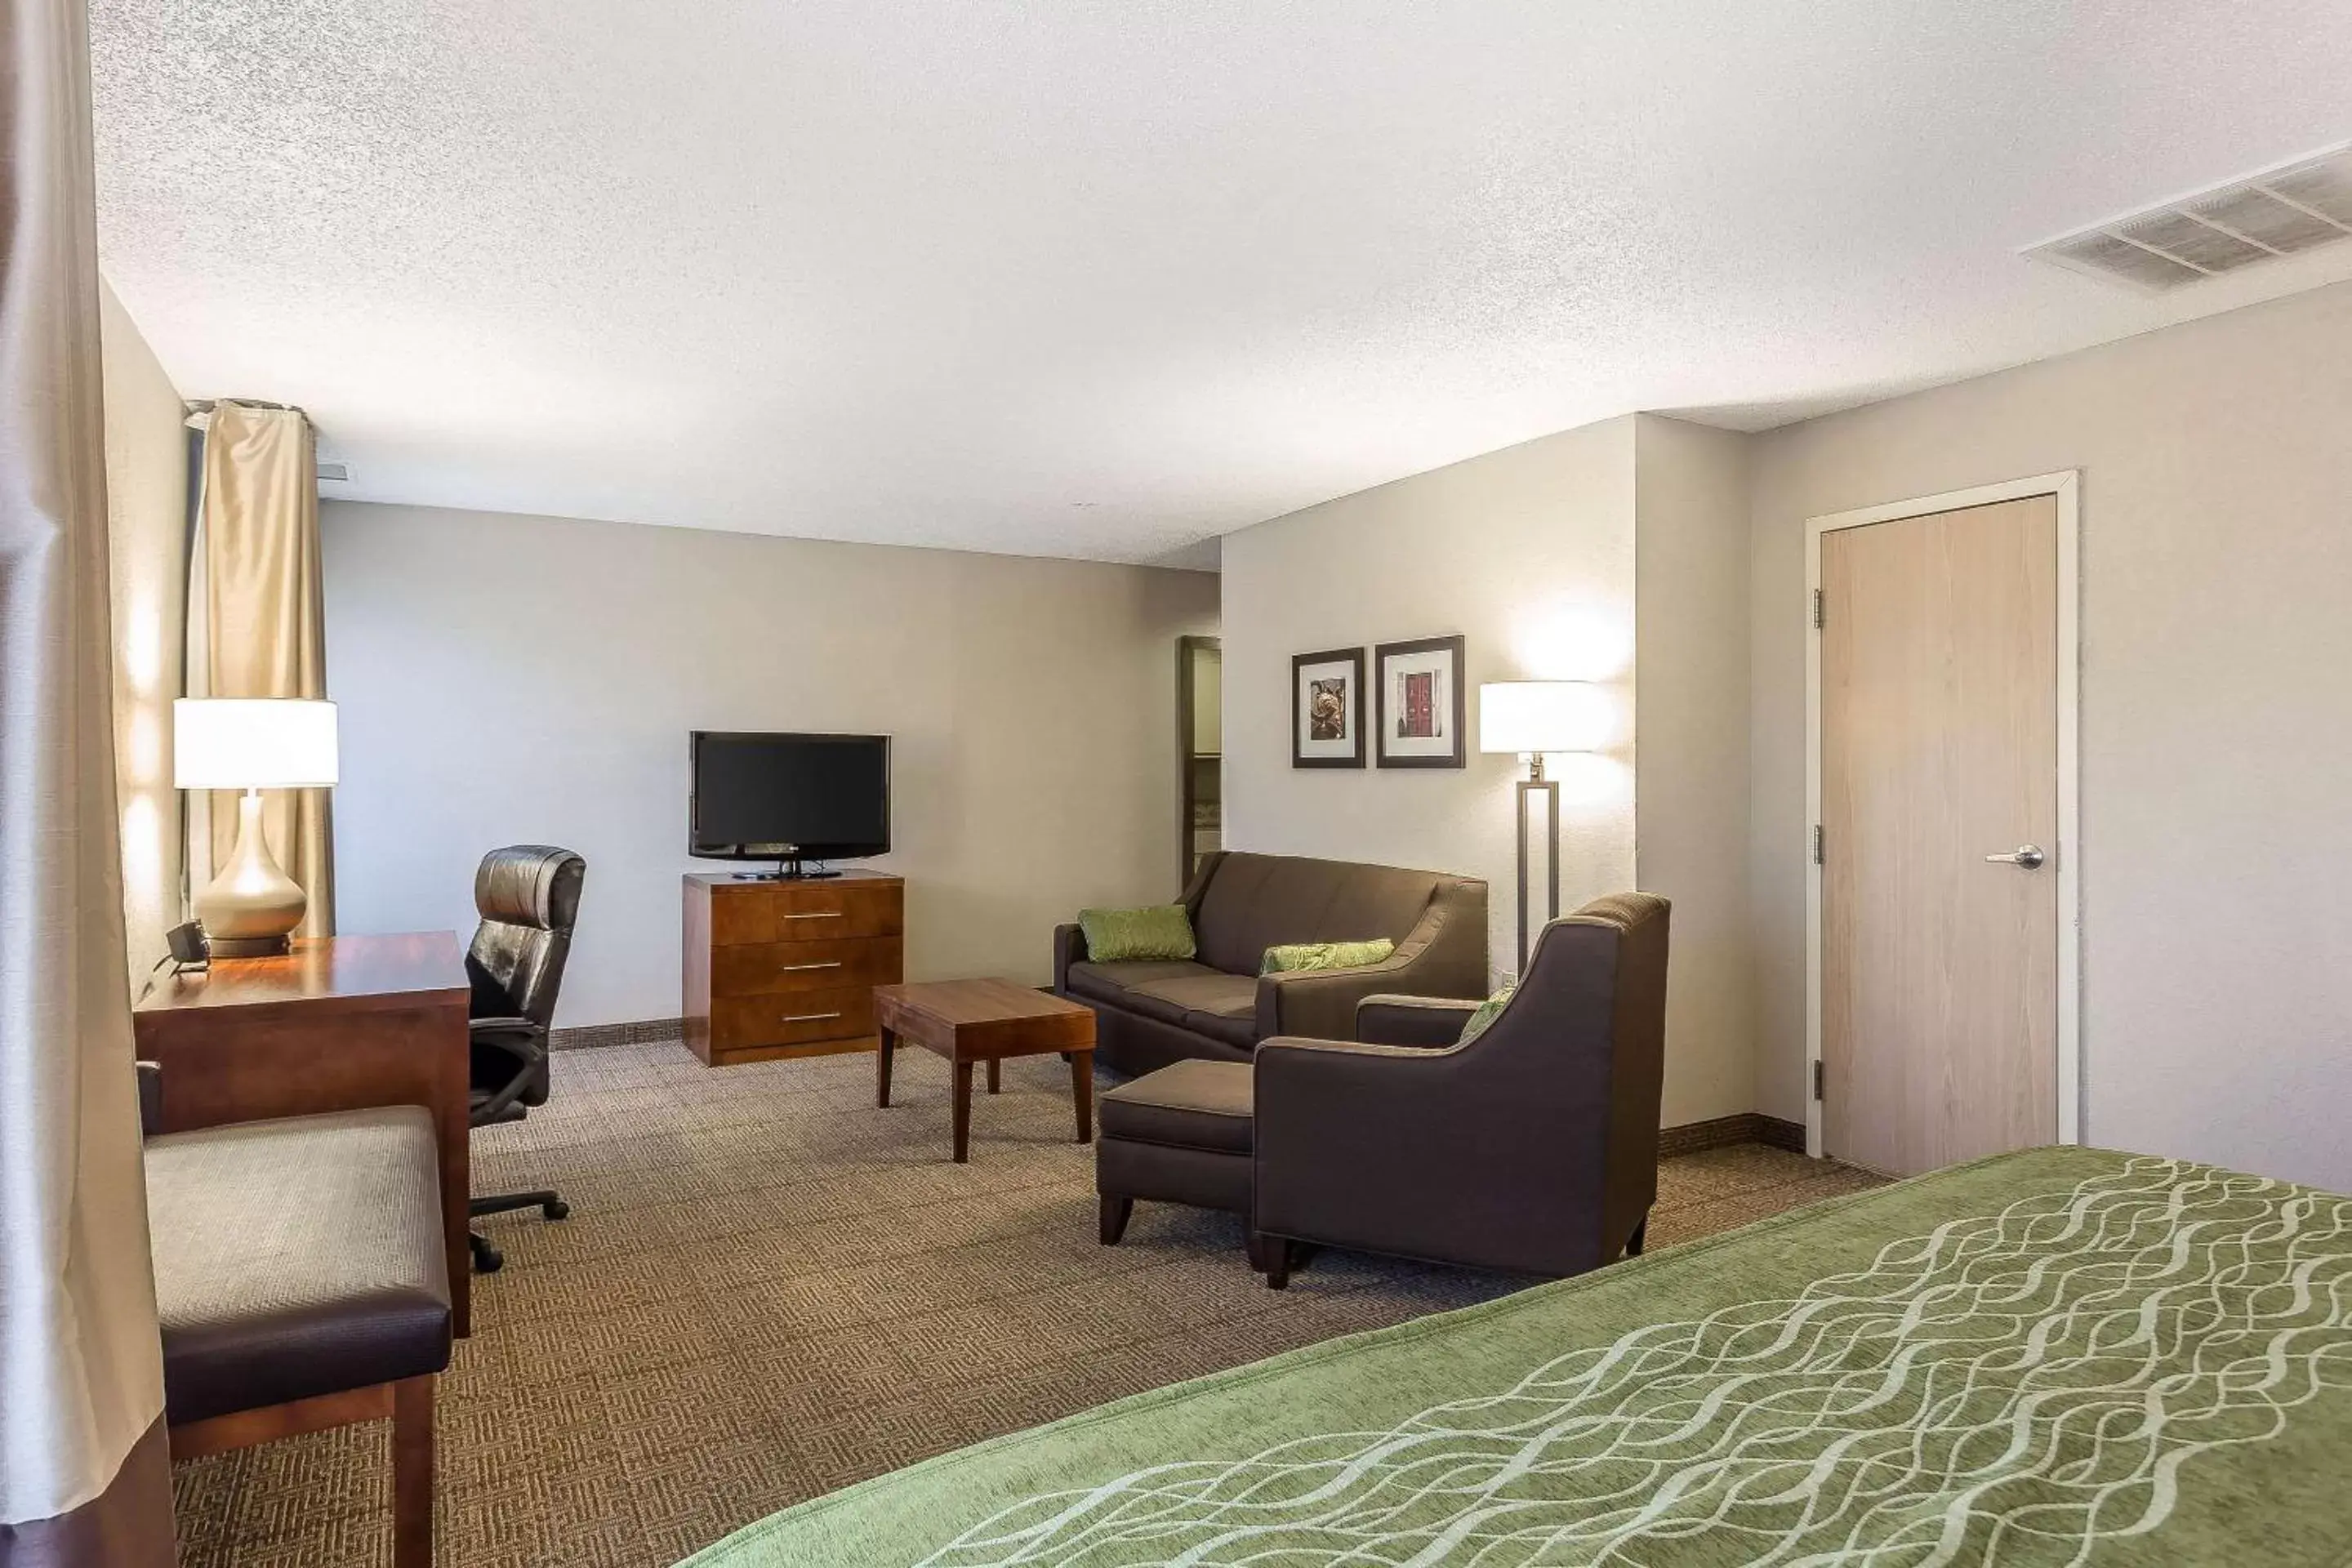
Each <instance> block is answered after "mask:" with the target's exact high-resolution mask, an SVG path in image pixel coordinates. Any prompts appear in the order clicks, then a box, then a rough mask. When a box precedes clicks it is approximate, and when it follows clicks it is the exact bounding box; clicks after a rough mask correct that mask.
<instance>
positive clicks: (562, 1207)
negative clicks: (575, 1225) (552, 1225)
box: [539, 1198, 572, 1219]
mask: <svg viewBox="0 0 2352 1568" xmlns="http://www.w3.org/2000/svg"><path fill="white" fill-rule="evenodd" d="M539 1212H540V1213H541V1214H543V1215H546V1216H547V1217H548V1218H550V1219H570V1218H571V1217H572V1205H570V1204H567V1203H565V1202H564V1201H563V1200H562V1198H558V1199H556V1200H555V1201H554V1202H553V1203H545V1204H541V1205H539Z"/></svg>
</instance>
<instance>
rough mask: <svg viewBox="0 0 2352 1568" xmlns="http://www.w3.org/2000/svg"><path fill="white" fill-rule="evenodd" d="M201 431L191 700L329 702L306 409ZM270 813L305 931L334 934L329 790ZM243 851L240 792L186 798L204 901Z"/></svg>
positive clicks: (233, 416) (287, 796) (242, 407)
mask: <svg viewBox="0 0 2352 1568" xmlns="http://www.w3.org/2000/svg"><path fill="white" fill-rule="evenodd" d="M189 423H190V424H192V425H194V426H197V427H198V428H200V429H202V430H203V431H204V436H205V439H204V457H203V458H202V471H201V474H200V477H199V488H198V491H197V500H196V531H195V538H194V541H193V542H191V543H190V545H189V547H188V660H187V671H188V695H189V696H191V697H324V696H325V695H326V694H327V638H326V632H325V627H324V624H323V622H322V619H321V610H322V607H323V606H322V597H323V595H322V593H321V590H320V574H319V481H318V463H317V458H316V451H315V447H314V445H313V441H312V437H311V431H310V420H308V419H307V418H305V417H303V416H302V413H301V411H300V410H299V409H295V408H268V407H260V406H257V405H252V404H246V403H232V402H227V401H223V402H220V403H217V404H215V405H213V407H212V409H211V411H210V412H209V413H205V414H199V415H197V416H195V417H194V419H191V420H190V421H189ZM262 821H263V824H264V826H265V828H266V830H267V831H268V835H269V847H270V851H271V853H272V854H274V855H276V856H277V858H278V865H280V866H282V867H284V868H285V869H286V874H287V875H288V876H289V877H291V878H293V879H294V880H295V881H297V882H299V883H300V884H301V885H302V890H303V891H304V892H306V893H308V894H309V895H310V908H309V910H307V911H306V912H305V913H304V915H303V917H302V925H301V929H300V930H299V931H297V932H296V934H297V935H299V936H331V935H332V934H333V933H334V930H335V875H334V832H333V826H332V823H331V819H330V817H329V816H328V794H327V792H326V791H325V790H322V789H302V790H271V791H269V792H268V795H266V796H265V797H264V804H263V806H262ZM235 848H236V793H235V792H234V791H226V790H224V791H220V792H216V793H213V794H210V795H206V794H204V793H202V792H199V793H195V794H192V795H190V796H189V798H188V852H187V868H188V869H187V875H188V890H189V892H190V894H191V895H192V896H193V895H194V893H196V892H199V891H201V890H202V889H204V888H205V885H206V884H207V883H209V882H210V881H211V880H212V879H213V869H214V868H215V866H217V865H219V864H220V863H221V862H222V861H225V860H226V859H227V858H228V857H229V853H230V851H231V850H233V849H235Z"/></svg>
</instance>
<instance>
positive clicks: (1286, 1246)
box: [1256, 1236, 1291, 1290]
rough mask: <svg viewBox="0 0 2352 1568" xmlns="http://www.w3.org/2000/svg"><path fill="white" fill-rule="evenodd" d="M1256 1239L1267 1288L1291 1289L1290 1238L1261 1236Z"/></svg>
mask: <svg viewBox="0 0 2352 1568" xmlns="http://www.w3.org/2000/svg"><path fill="white" fill-rule="evenodd" d="M1256 1239H1257V1261H1258V1267H1259V1268H1261V1269H1263V1270H1264V1271H1265V1288H1266V1289H1269V1290H1287V1289H1290V1263H1291V1254H1290V1238H1289V1237H1281V1236H1260V1237H1257V1238H1256Z"/></svg>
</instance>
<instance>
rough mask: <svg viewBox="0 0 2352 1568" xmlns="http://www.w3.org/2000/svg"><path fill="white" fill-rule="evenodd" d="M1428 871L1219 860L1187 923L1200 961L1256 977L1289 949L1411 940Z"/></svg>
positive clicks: (1433, 885) (1285, 858)
mask: <svg viewBox="0 0 2352 1568" xmlns="http://www.w3.org/2000/svg"><path fill="white" fill-rule="evenodd" d="M1442 880H1444V879H1443V878H1441V877H1440V876H1439V875H1438V874H1437V873H1436V872H1434V871H1409V870H1404V869H1402V868H1398V867H1394V866H1360V865H1356V864H1354V863H1352V862H1349V861H1344V860H1312V859H1307V858H1301V857H1297V856H1290V855H1251V854H1246V853H1242V852H1239V851H1236V852H1234V853H1230V854H1227V855H1225V856H1223V857H1222V858H1219V860H1218V861H1217V867H1216V871H1215V874H1214V875H1213V876H1212V877H1211V878H1210V879H1209V885H1208V887H1207V889H1205V890H1203V892H1202V895H1201V904H1200V908H1199V910H1197V911H1196V912H1195V913H1194V914H1193V917H1192V931H1193V935H1194V937H1195V939H1196V940H1197V942H1199V944H1200V950H1201V951H1200V957H1201V961H1202V963H1206V964H1208V965H1209V967H1210V968H1212V969H1220V970H1223V971H1224V972H1225V973H1228V974H1255V973H1257V969H1258V965H1259V964H1260V963H1263V962H1264V961H1265V950H1266V949H1267V948H1269V947H1276V946H1280V945H1282V944H1284V943H1287V942H1360V941H1363V940H1365V939H1367V938H1370V937H1386V938H1388V939H1389V940H1390V941H1391V942H1402V941H1403V940H1404V939H1405V938H1406V937H1407V936H1408V935H1410V934H1412V928H1413V926H1414V925H1415V923H1417V922H1418V921H1420V919H1421V917H1422V913H1423V910H1426V909H1428V907H1429V901H1430V900H1431V898H1432V897H1433V896H1434V895H1435V893H1436V891H1437V888H1438V884H1439V883H1440V882H1441V881H1442Z"/></svg>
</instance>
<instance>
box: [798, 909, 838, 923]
mask: <svg viewBox="0 0 2352 1568" xmlns="http://www.w3.org/2000/svg"><path fill="white" fill-rule="evenodd" d="M841 913H842V912H841V911H840V910H810V911H809V912H808V913H806V914H793V913H790V912H787V913H786V914H785V916H784V919H786V920H788V921H837V920H839V919H840V918H841Z"/></svg>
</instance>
